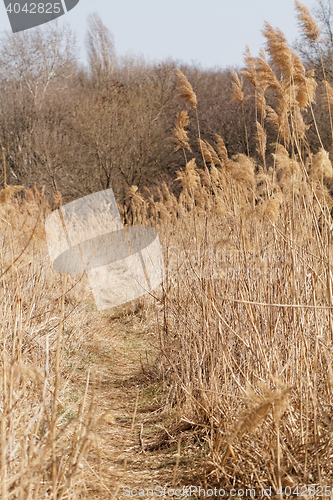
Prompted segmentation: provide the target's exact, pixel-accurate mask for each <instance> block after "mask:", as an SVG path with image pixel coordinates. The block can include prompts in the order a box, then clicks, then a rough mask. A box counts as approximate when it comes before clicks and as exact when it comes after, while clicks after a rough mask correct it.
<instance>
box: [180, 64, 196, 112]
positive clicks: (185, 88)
mask: <svg viewBox="0 0 333 500" xmlns="http://www.w3.org/2000/svg"><path fill="white" fill-rule="evenodd" d="M176 73H177V77H178V87H177V88H178V91H179V97H180V98H181V99H183V101H185V102H186V104H188V105H189V106H190V107H191V108H193V109H196V107H197V96H196V95H195V93H194V91H193V88H192V85H191V84H190V82H189V81H188V79H187V78H186V76H185V75H184V73H183V72H182V71H180V69H178V68H177V70H176Z"/></svg>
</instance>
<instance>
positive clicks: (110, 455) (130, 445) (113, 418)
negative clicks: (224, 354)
mask: <svg viewBox="0 0 333 500" xmlns="http://www.w3.org/2000/svg"><path fill="white" fill-rule="evenodd" d="M100 322H102V323H103V324H100V325H99V327H98V328H96V329H91V330H90V333H89V335H88V337H87V338H86V341H85V349H86V351H87V352H88V353H89V356H90V358H91V359H90V363H89V364H90V369H91V373H92V378H91V383H90V389H89V394H90V396H91V395H93V397H94V416H97V417H98V418H99V419H100V421H99V423H98V425H97V427H96V428H95V430H94V433H93V437H92V446H91V447H90V451H89V453H88V456H87V458H86V460H85V461H84V468H83V471H84V472H82V476H83V477H82V479H83V484H84V485H85V487H84V490H83V492H82V499H88V498H89V499H90V500H93V499H94V500H95V499H106V498H107V499H125V498H134V497H133V496H131V497H130V496H129V494H128V493H127V492H128V488H129V489H131V490H132V489H136V490H139V489H141V488H143V489H145V490H147V488H150V489H153V488H156V487H159V486H160V487H162V488H163V487H171V485H172V483H173V481H174V484H176V479H177V478H178V476H179V474H177V472H176V473H175V467H176V463H177V443H175V444H174V445H171V446H170V447H167V448H164V449H163V448H162V449H155V450H154V451H149V443H151V442H152V440H154V439H155V441H156V436H157V433H158V432H159V433H161V432H163V429H164V425H167V422H166V420H165V419H166V416H165V415H164V416H163V413H162V412H161V410H160V409H159V404H158V385H156V383H154V382H153V381H152V380H149V376H147V374H146V375H145V365H146V366H147V364H146V363H145V361H143V360H145V359H146V358H147V359H149V356H150V355H151V353H152V349H153V348H152V344H154V343H156V338H155V337H154V335H153V334H152V333H149V332H147V327H146V326H145V324H144V322H141V321H139V320H138V316H137V315H136V314H129V315H125V316H122V317H121V318H119V319H117V320H112V321H110V317H108V316H107V315H105V316H102V317H101V318H100ZM169 418H170V417H169ZM184 465H186V464H185V463H184ZM183 469H184V471H183V472H186V470H185V469H187V467H185V468H184V467H183ZM177 471H179V467H178V469H177ZM179 477H180V476H179ZM124 488H127V490H125V489H124ZM126 493H127V494H126Z"/></svg>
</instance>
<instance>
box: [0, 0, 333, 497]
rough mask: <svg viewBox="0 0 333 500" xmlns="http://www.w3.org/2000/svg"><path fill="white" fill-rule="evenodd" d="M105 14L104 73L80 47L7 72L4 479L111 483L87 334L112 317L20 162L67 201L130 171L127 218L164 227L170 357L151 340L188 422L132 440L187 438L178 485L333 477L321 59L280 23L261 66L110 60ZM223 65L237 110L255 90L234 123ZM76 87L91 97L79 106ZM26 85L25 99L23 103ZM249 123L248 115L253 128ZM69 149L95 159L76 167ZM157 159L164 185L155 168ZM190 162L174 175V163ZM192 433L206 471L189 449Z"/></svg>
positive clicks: (162, 408)
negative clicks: (308, 54) (62, 260)
mask: <svg viewBox="0 0 333 500" xmlns="http://www.w3.org/2000/svg"><path fill="white" fill-rule="evenodd" d="M297 9H298V13H299V20H300V23H301V25H302V26H303V28H304V29H305V34H306V36H307V37H308V40H309V42H311V43H317V41H318V40H317V35H316V36H314V34H315V33H317V31H316V29H315V25H314V24H313V23H314V21H313V19H312V18H311V19H309V15H308V12H307V11H306V9H305V8H304V7H303V6H302V5H301V4H300V3H299V2H297ZM91 23H92V24H91V30H95V29H98V30H100V31H99V33H100V34H101V35H103V36H100V37H99V36H96V32H95V35H94V36H91V37H90V39H89V40H90V42H89V47H90V50H91V52H90V55H91V58H92V60H93V61H95V63H96V64H95V63H94V64H95V65H94V67H91V70H92V72H91V74H90V75H86V74H85V73H84V72H83V71H82V72H81V73H80V72H75V71H74V73H71V68H72V66H71V64H72V63H71V58H68V57H67V58H65V60H66V64H65V63H63V62H61V61H64V59H61V58H60V59H58V62H59V66H55V67H56V68H59V69H57V71H59V74H61V76H59V79H57V78H58V77H54V79H53V76H52V75H54V74H58V73H57V71H55V70H53V69H52V70H50V72H49V73H48V72H47V67H45V68H44V67H43V68H42V69H40V68H38V66H36V69H35V74H36V75H39V76H38V79H37V80H35V74H34V75H32V76H31V75H25V74H24V75H21V76H15V77H14V76H13V74H12V76H11V78H12V79H13V81H14V82H16V85H17V87H16V88H17V89H19V90H20V92H21V93H18V94H17V101H16V100H15V99H16V97H15V95H16V94H15V93H12V94H10V92H9V90H8V95H10V96H11V99H12V101H10V100H8V102H7V101H3V102H2V106H8V109H7V108H6V109H7V114H4V115H2V119H3V120H5V121H3V123H2V134H3V135H2V139H1V140H2V145H3V165H4V171H5V177H4V189H3V190H2V192H0V202H1V206H0V209H1V217H0V225H1V227H2V234H3V244H2V253H1V261H0V263H1V272H0V277H1V282H2V289H1V294H2V300H1V308H2V314H1V325H2V328H1V331H2V334H1V340H2V359H1V362H0V363H1V367H0V368H1V369H0V373H1V384H2V399H1V401H0V406H1V408H0V409H1V420H0V422H1V433H0V435H1V442H0V445H1V446H0V447H1V482H0V484H1V498H3V499H4V500H9V499H11V498H22V499H23V498H26V499H30V498H36V499H39V498H46V496H47V495H48V496H49V497H51V498H53V499H56V498H57V499H60V498H66V497H67V498H80V496H81V497H84V496H89V494H91V491H93V490H92V489H89V488H90V487H89V484H88V485H87V481H86V478H85V476H84V474H83V472H82V473H80V471H84V470H85V467H86V466H87V467H88V469H89V467H90V469H89V470H91V469H92V468H91V466H90V464H89V457H88V455H87V454H86V453H87V452H88V449H89V446H91V444H92V441H93V440H92V439H90V436H91V434H90V433H91V432H93V429H96V426H98V425H99V424H100V419H99V420H98V419H97V415H96V413H95V412H94V408H95V409H96V406H95V407H94V401H93V398H90V395H91V392H90V390H91V387H95V386H96V387H97V386H98V384H94V383H91V378H93V377H94V374H93V373H91V374H90V371H89V370H88V369H87V366H86V365H85V364H84V363H83V362H82V360H83V359H84V358H85V356H86V355H89V350H90V349H91V348H92V346H91V345H90V346H89V348H88V347H87V346H86V347H85V344H84V341H83V339H84V337H85V335H87V333H88V331H89V329H91V328H94V329H96V330H97V329H98V328H99V326H98V325H97V323H98V321H97V320H98V318H97V315H96V313H92V312H91V311H89V307H90V308H91V295H90V292H89V290H88V288H87V281H86V278H85V276H75V277H66V278H64V277H63V276H61V275H59V274H58V273H56V272H55V271H53V270H52V269H51V268H50V265H49V262H48V258H47V253H46V246H45V238H44V234H43V227H44V226H43V221H44V218H45V215H47V213H49V211H50V207H49V205H48V204H47V202H46V201H45V199H44V193H43V191H39V190H37V189H35V191H32V190H29V189H25V191H24V194H23V195H22V196H21V197H18V195H17V194H16V196H17V197H16V198H15V192H17V188H13V187H12V186H8V185H7V178H8V177H9V176H10V173H11V172H14V173H15V175H17V176H18V175H21V176H22V177H21V178H22V179H24V178H25V179H29V180H30V181H32V179H34V178H35V177H34V176H38V175H39V174H40V172H41V170H40V167H41V165H43V168H45V174H44V175H46V176H48V177H49V180H48V182H49V183H51V184H53V188H54V191H55V192H56V198H55V200H54V202H55V203H56V204H57V205H58V204H61V203H62V202H63V201H62V197H61V194H63V195H64V196H63V198H66V197H67V198H68V199H70V198H71V197H72V196H74V193H75V196H76V197H77V196H78V195H79V194H86V192H89V190H94V189H96V190H97V189H101V188H107V187H110V186H111V187H113V188H114V190H115V192H116V194H117V196H118V200H119V201H120V202H125V204H123V203H119V208H120V210H121V214H122V217H123V221H124V223H133V224H142V225H153V226H155V227H157V229H158V230H159V235H160V240H161V243H162V247H163V252H164V262H165V275H164V280H163V285H162V287H161V288H159V289H157V290H156V291H155V292H154V294H152V296H151V297H145V298H144V299H143V300H142V302H141V303H140V306H139V308H138V309H136V310H135V311H136V313H138V311H139V310H141V309H143V310H144V313H142V314H144V315H145V317H144V320H145V321H147V324H149V328H150V330H151V333H152V334H154V337H153V338H154V339H155V340H154V349H155V360H151V359H150V360H149V361H148V358H147V362H146V364H145V366H144V364H143V363H142V362H141V369H142V373H143V375H145V377H146V381H147V379H149V381H150V383H154V384H155V386H157V387H158V388H159V390H158V398H156V397H154V403H156V399H157V400H158V412H159V413H158V415H159V418H166V417H168V418H169V424H168V425H166V426H164V428H163V433H162V434H160V435H159V436H158V435H156V434H155V436H154V437H153V438H152V436H150V441H149V442H148V439H147V438H145V439H143V428H141V431H140V433H139V441H138V442H137V443H136V444H135V443H134V444H133V443H132V445H133V447H135V446H137V451H138V452H139V451H140V452H142V454H144V453H146V452H147V453H148V452H149V453H151V454H154V452H155V451H156V450H157V449H158V448H163V447H168V446H170V445H173V446H175V445H176V446H177V459H176V461H175V464H174V470H173V475H172V477H171V478H170V480H169V482H170V484H172V485H174V486H175V485H178V484H179V485H182V484H184V482H185V481H187V483H186V484H190V483H188V482H189V481H194V480H196V482H197V484H201V485H203V486H204V487H207V485H209V486H211V487H212V486H215V485H218V486H219V487H220V488H225V490H227V491H229V490H230V489H231V488H232V487H234V488H249V489H251V488H256V489H257V490H258V489H262V488H270V487H271V488H272V491H273V492H274V494H276V493H277V492H279V491H281V490H280V489H281V488H285V487H290V488H291V490H292V491H293V490H294V489H295V488H296V486H297V485H298V486H299V487H300V485H306V486H307V487H309V486H311V487H312V488H320V487H323V488H325V487H327V488H330V489H331V491H332V487H333V476H332V458H333V426H332V418H333V417H332V405H333V368H332V361H333V351H332V345H333V317H332V314H333V287H332V280H333V274H332V265H331V260H332V219H331V210H332V207H333V198H332V195H331V185H332V181H333V168H332V164H331V161H330V155H329V153H328V151H327V149H328V148H326V141H324V140H322V137H321V134H320V128H321V124H320V123H318V122H317V121H316V114H315V112H314V106H315V97H316V90H317V92H318V89H317V82H316V80H315V78H314V76H315V75H314V74H313V73H312V72H311V71H309V70H308V69H307V68H305V67H304V65H303V63H302V61H301V60H300V58H299V56H298V55H297V54H296V53H295V51H294V50H293V49H291V48H290V47H289V45H288V43H287V41H286V39H285V37H284V35H283V33H282V32H281V31H279V30H277V29H274V28H273V27H272V26H270V25H269V24H266V25H265V28H264V34H265V37H266V51H261V52H260V54H259V56H258V57H253V56H252V55H251V53H250V52H249V50H248V51H247V52H246V58H245V68H244V70H243V72H242V74H235V73H232V72H220V73H218V74H213V73H211V74H204V73H203V72H199V71H196V70H195V69H193V68H192V69H187V70H186V68H180V70H179V71H178V72H177V73H176V72H175V71H173V65H172V64H170V65H168V64H167V65H164V66H163V65H162V66H161V68H160V69H159V70H157V69H156V68H146V72H145V75H144V74H143V72H142V71H141V70H142V67H138V66H136V65H135V64H134V63H129V62H127V64H128V67H127V68H128V71H127V72H126V71H125V70H124V68H125V66H122V67H121V68H120V69H119V68H118V69H117V68H116V69H115V66H114V65H112V64H111V63H110V61H109V63H110V64H106V63H105V61H104V59H103V58H105V57H106V56H105V54H113V51H112V45H108V44H109V42H110V39H108V37H107V33H106V32H105V31H103V29H104V28H103V27H102V26H101V25H100V24H99V21H98V20H96V18H92V20H91ZM96 27H97V28H96ZM101 30H102V31H101ZM311 30H312V31H311ZM93 32H94V31H92V32H91V33H93ZM312 34H313V35H312ZM52 36H53V35H52ZM318 36H319V35H318ZM104 43H106V46H105V45H103V44H104ZM94 44H95V45H94ZM96 44H97V45H96ZM98 44H99V45H98ZM94 47H95V48H94ZM66 53H67V52H66ZM108 57H109V56H108ZM96 58H97V59H96ZM98 60H99V63H98V64H97V62H98ZM96 61H97V62H96ZM14 69H15V68H14ZM14 69H13V68H9V69H8V71H14ZM39 70H40V73H38V71H39ZM126 75H127V76H126ZM30 77H31V78H32V80H30ZM8 78H9V77H8ZM67 78H68V80H67ZM323 79H324V81H325V78H323ZM31 81H33V82H35V84H36V83H38V85H36V86H35V87H32V85H31V83H29V82H31ZM67 81H68V82H72V83H71V84H68V86H66V84H65V82H67ZM214 81H215V84H216V88H220V87H219V83H220V82H224V84H225V88H228V89H229V91H230V93H229V94H225V95H223V97H221V99H222V100H221V101H220V103H217V107H218V109H219V106H221V109H222V108H223V109H224V104H223V102H224V101H223V100H224V99H226V95H230V101H231V98H232V97H234V100H233V102H231V103H229V104H228V106H230V108H228V109H231V107H233V106H235V108H232V109H237V115H236V114H234V115H233V122H236V125H233V126H232V125H231V122H230V123H229V125H230V126H229V128H228V120H230V115H228V117H227V118H223V120H225V121H224V122H223V121H220V122H212V124H211V125H210V126H211V128H209V127H208V126H207V127H206V125H207V124H208V121H209V116H215V115H210V114H209V112H208V111H207V114H206V115H205V109H202V108H201V106H202V104H201V98H200V94H201V95H206V96H208V94H209V92H208V87H205V86H206V85H208V82H214ZM60 82H62V87H61V89H62V90H61V91H62V94H61V96H60V94H59V92H58V90H59V88H60V87H57V86H59V85H60ZM73 82H75V84H73ZM2 84H3V85H5V84H6V83H5V81H3V82H2ZM325 85H326V88H327V94H326V101H325V102H326V108H325V109H326V113H327V115H328V116H329V112H330V99H329V96H330V87H328V86H327V84H325ZM83 89H84V92H83ZM211 89H213V92H212V94H213V95H214V86H213V85H212V86H211V87H210V88H209V90H211ZM63 96H64V97H63ZM63 98H64V100H65V102H66V103H67V104H68V103H70V102H71V103H72V105H71V106H69V107H68V106H67V107H66V106H64V107H63V108H62V107H61V100H62V99H63ZM174 98H175V99H178V101H173V99H174ZM57 99H58V100H57ZM182 99H183V103H184V105H185V106H187V110H186V111H185V110H180V109H179V108H178V109H177V111H178V116H177V119H176V125H174V123H171V122H168V119H167V118H170V116H171V115H172V114H173V111H172V109H173V106H175V105H176V104H175V103H176V102H179V100H182ZM207 99H208V97H207ZM209 102H210V101H208V100H207V101H205V104H207V103H209ZM46 103H48V104H47V105H46ZM54 103H57V105H55V104H54ZM10 104H12V105H15V106H17V108H15V109H17V110H18V111H20V110H21V115H19V116H21V119H20V120H18V119H17V115H16V114H15V113H12V114H11V108H10ZM209 105H210V106H212V105H213V102H210V104H209ZM25 106H28V109H29V113H28V114H27V115H26V114H25V109H26V108H25ZM36 106H39V108H38V109H39V112H38V113H37V111H36V110H37V107H36ZM226 106H227V104H226ZM208 109H209V107H208ZM164 113H166V114H165V116H164ZM168 113H170V114H169V115H168ZM201 115H203V117H202V116H201ZM105 116H107V119H105ZM249 116H251V117H252V118H251V120H248V117H249ZM307 116H311V120H312V125H311V128H308V126H309V125H310V121H309V120H308V121H307ZM4 117H5V118H4ZM8 117H9V118H8ZM88 117H89V120H88ZM162 117H163V118H162ZM175 117H176V113H174V118H175ZM9 119H10V120H11V122H10V123H11V125H10V126H9V125H8V123H9V122H6V120H9ZM85 119H86V120H87V121H88V122H89V126H88V125H87V122H86V121H85ZM25 120H27V121H26V122H25ZM75 120H77V121H75ZM215 123H217V126H216V128H214V125H215ZM222 123H224V124H225V127H224V125H223V126H222V125H221V124H222ZM328 123H330V119H329V118H328ZM45 124H48V126H47V127H46V126H45ZM218 124H220V125H218ZM53 126H54V129H53V128H52V127H53ZM129 126H130V129H131V134H130V136H129V135H128V127H129ZM11 127H12V128H11ZM38 127H40V128H38ZM43 127H44V128H43ZM61 127H63V128H61ZM11 130H13V133H12V134H11V133H10V131H11ZM52 130H53V133H54V136H52V133H51V131H52ZM61 130H62V132H61V133H60V131H61ZM165 130H167V131H168V132H169V136H168V138H167V141H166V143H167V146H165V148H166V149H163V147H162V146H161V144H162V143H163V144H164V140H165V136H164V133H165ZM236 130H239V131H241V130H242V133H240V134H239V137H240V139H239V142H236V143H235V142H233V137H234V135H233V134H236V132H235V131H236ZM36 131H38V133H37V132H36ZM126 131H127V132H126ZM118 132H119V136H118V135H117V134H118ZM331 132H332V129H330V134H328V135H327V138H326V139H327V141H328V142H329V141H330V140H331V138H332V135H331ZM311 133H312V134H314V136H316V141H317V142H316V143H315V145H314V146H313V144H314V143H311V141H310V140H309V139H308V137H309V134H311ZM43 134H44V135H43ZM67 134H68V135H67ZM228 134H229V135H228ZM52 137H54V142H52V140H51V138H52ZM69 137H70V138H73V137H76V141H77V142H71V140H69ZM225 137H229V139H230V147H229V143H227V141H226V140H225ZM310 137H311V135H310ZM56 141H58V142H56ZM159 141H161V142H159ZM166 143H165V144H166ZM73 144H74V145H75V146H73ZM78 144H80V147H81V154H82V156H76V149H75V148H76V147H77V145H78ZM331 145H332V144H331V142H330V147H331ZM66 148H67V149H66ZM168 148H170V149H168ZM172 150H174V153H173V154H174V155H175V157H176V158H177V161H175V164H173V166H172V168H170V170H169V171H168V177H165V172H164V176H163V175H162V172H161V171H160V165H167V164H168V161H169V160H168V161H167V158H169V156H168V155H169V153H171V152H172ZM63 151H66V152H67V154H68V161H71V162H72V164H71V165H76V166H77V170H75V168H74V167H73V169H68V170H67V169H64V170H63V171H62V168H63V165H64V164H63V163H62V159H61V155H62V154H63ZM77 151H79V148H78V149H77ZM161 151H162V152H163V153H161ZM166 152H168V154H166ZM19 154H20V155H21V160H20V161H19V160H18V158H19V156H18V155H19ZM159 154H161V155H162V156H158V155H159ZM156 155H157V156H156ZM164 155H166V156H164ZM156 158H158V162H160V163H159V164H158V165H159V166H158V168H157V166H156V164H155V163H154V162H155V161H156ZM83 160H84V161H83ZM164 162H165V163H164ZM180 162H182V164H183V165H184V166H183V168H181V167H180V166H179V163H180ZM155 167H156V169H157V170H156V176H157V177H156V179H158V180H157V182H156V183H155V185H154V184H153V185H152V183H148V182H146V181H147V179H148V177H149V176H151V175H152V172H155V170H153V169H154V168H155ZM25 169H26V172H27V173H24V172H25ZM29 169H30V170H29ZM16 172H17V174H16ZM20 172H21V173H20ZM62 172H63V173H62ZM92 172H94V173H96V172H98V175H96V178H95V177H94V176H93V175H92ZM19 173H20V174H19ZM171 173H173V174H174V186H177V188H175V190H172V189H170V187H169V186H170V183H169V186H168V184H167V182H163V179H166V180H168V178H169V179H170V177H171ZM160 174H161V176H160V177H158V176H159V175H160ZM76 175H79V177H76ZM24 176H26V177H24ZM30 176H31V177H30ZM36 178H37V177H36ZM78 178H80V179H81V180H82V187H81V186H80V187H79V189H78V190H77V191H75V190H74V187H75V186H77V185H78V182H77V179H78ZM92 179H93V180H92ZM95 182H96V184H95ZM113 182H115V185H114V184H113ZM145 184H147V185H148V186H149V187H150V188H151V189H149V187H147V186H146V187H145V188H144V186H145ZM158 184H159V185H158ZM62 186H63V187H64V191H63V190H62ZM65 187H66V189H67V188H68V187H70V189H69V188H68V189H69V191H66V190H65ZM71 189H73V191H71ZM80 190H81V191H82V192H81V191H80ZM59 191H60V192H61V194H60V193H59ZM66 201H67V200H66ZM120 314H121V313H120ZM140 314H141V313H140ZM104 319H105V318H104ZM116 319H117V316H115V315H110V317H109V321H110V322H111V323H112V322H115V321H116ZM141 320H142V316H141V317H140V321H141ZM93 321H96V323H95V324H94V322H93ZM138 321H139V314H138ZM102 326H103V325H102ZM101 328H102V327H101ZM103 328H105V325H104V326H103ZM101 331H102V330H101ZM103 338H105V335H104V336H103ZM99 341H100V340H99ZM137 380H138V379H137ZM71 390H72V391H74V392H75V391H76V394H77V396H78V397H77V398H75V397H73V392H71ZM91 396H92V395H91ZM137 404H138V399H137V400H136V404H135V412H136V410H137ZM148 411H149V405H148ZM153 411H155V410H154V409H152V412H153ZM135 412H134V416H133V419H132V424H131V431H132V430H133V428H134V424H135V415H136V414H135ZM93 417H94V418H93ZM104 417H105V415H104V416H103V418H104ZM96 420H98V421H97V422H96ZM188 448H191V452H192V458H191V460H192V464H194V465H193V468H192V476H190V477H189V474H188V471H187V472H186V475H185V473H183V470H182V467H181V465H180V460H181V458H182V456H185V455H186V453H187V450H188ZM91 456H93V454H92V455H91ZM152 456H153V455H152ZM83 457H88V459H87V458H85V460H83ZM93 472H94V474H95V475H97V478H96V481H99V483H100V484H104V483H103V477H102V476H101V475H100V476H98V473H97V472H96V471H94V470H93ZM192 484H193V482H192ZM108 488H109V487H108V486H107V487H106V488H105V491H107V494H109V493H110V491H109V489H108ZM105 491H104V493H103V494H102V493H101V494H100V495H101V496H100V497H101V498H103V496H102V495H104V494H106V493H105ZM283 491H285V490H283ZM312 491H313V490H312ZM315 491H320V490H315ZM324 491H325V490H324ZM298 494H299V493H298ZM115 495H117V493H115ZM282 497H283V495H282Z"/></svg>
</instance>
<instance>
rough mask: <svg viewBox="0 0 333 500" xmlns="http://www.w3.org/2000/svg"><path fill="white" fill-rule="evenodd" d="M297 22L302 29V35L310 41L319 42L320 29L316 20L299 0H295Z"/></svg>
mask: <svg viewBox="0 0 333 500" xmlns="http://www.w3.org/2000/svg"><path fill="white" fill-rule="evenodd" d="M295 7H296V11H297V18H298V24H299V26H300V27H301V29H302V36H303V38H305V39H306V40H308V41H309V42H311V43H319V42H320V35H321V31H320V29H319V28H318V25H317V23H316V21H315V20H314V19H313V17H312V16H311V14H310V11H309V9H308V8H307V7H306V6H305V5H304V4H302V3H301V2H300V1H299V0H296V1H295Z"/></svg>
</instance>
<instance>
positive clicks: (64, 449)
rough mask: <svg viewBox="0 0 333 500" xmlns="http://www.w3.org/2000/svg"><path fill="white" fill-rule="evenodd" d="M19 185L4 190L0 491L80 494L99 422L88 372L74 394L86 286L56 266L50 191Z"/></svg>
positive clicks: (0, 201) (4, 494) (0, 197)
mask: <svg viewBox="0 0 333 500" xmlns="http://www.w3.org/2000/svg"><path fill="white" fill-rule="evenodd" d="M16 188H17V187H16V186H7V187H5V189H3V190H2V191H0V214H1V216H0V225H1V233H2V235H3V237H2V245H1V256H0V277H1V306H0V307H1V361H0V384H1V399H0V425H1V430H0V449H1V479H0V496H1V499H3V500H10V499H20V500H21V499H22V500H23V499H24V500H25V499H26V500H30V499H36V500H37V499H45V498H50V499H54V500H55V499H57V500H60V499H62V498H78V495H79V494H80V491H81V490H82V488H84V481H83V475H82V473H83V469H84V465H83V464H84V463H85V462H84V457H85V455H86V453H87V451H88V446H89V439H90V430H91V428H92V423H93V417H92V411H91V401H90V397H89V398H88V396H87V394H88V388H89V377H90V375H89V372H88V376H87V378H86V380H82V382H81V385H80V387H81V389H82V390H81V393H80V394H79V393H78V394H77V395H75V397H74V391H76V389H74V385H73V380H74V379H75V377H77V368H78V367H79V366H80V365H81V364H82V359H80V358H81V355H82V354H80V355H75V350H78V351H79V350H81V353H82V347H81V348H80V344H81V342H82V338H80V336H81V333H80V332H79V331H78V328H77V324H78V323H81V326H84V322H82V319H83V316H82V312H81V313H80V307H79V303H78V297H79V296H80V295H81V297H84V294H85V293H86V292H85V285H84V284H83V282H82V280H81V282H79V283H77V287H75V282H77V281H78V278H77V277H76V279H75V280H72V279H71V278H70V279H68V280H66V279H65V278H64V277H61V276H60V275H59V273H56V272H54V271H53V270H52V268H51V266H50V263H49V261H48V255H47V251H46V241H45V233H44V219H45V216H46V215H47V214H48V213H49V212H50V208H49V207H48V205H47V204H46V203H45V199H44V194H43V192H38V191H37V190H35V191H32V190H25V196H24V197H23V198H22V197H21V198H14V195H15V192H17V191H18V189H16ZM79 281H80V280H79ZM79 289H80V291H79ZM69 290H71V292H70V293H68V292H69ZM78 318H80V320H78ZM75 387H76V388H77V387H78V385H76V386H75ZM75 394H76V393H75Z"/></svg>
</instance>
